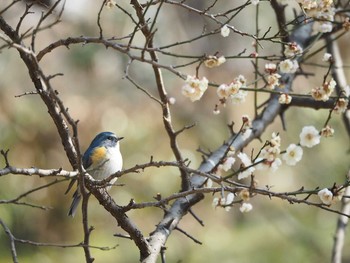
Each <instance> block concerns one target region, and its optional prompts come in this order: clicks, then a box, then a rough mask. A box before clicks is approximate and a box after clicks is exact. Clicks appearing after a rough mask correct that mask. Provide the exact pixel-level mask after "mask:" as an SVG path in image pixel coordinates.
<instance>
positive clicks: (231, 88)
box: [216, 75, 248, 104]
mask: <svg viewBox="0 0 350 263" xmlns="http://www.w3.org/2000/svg"><path fill="white" fill-rule="evenodd" d="M246 84H247V80H246V78H245V77H244V76H243V75H239V76H238V77H236V78H235V79H234V80H233V81H232V82H231V83H230V84H228V85H227V84H221V85H220V86H219V87H218V88H217V90H216V93H217V95H218V97H219V98H220V101H221V103H222V104H224V103H225V102H226V100H227V99H228V98H230V99H231V101H232V103H233V104H238V103H241V102H244V101H245V98H246V96H247V95H248V92H246V91H243V90H240V88H242V87H245V86H246Z"/></svg>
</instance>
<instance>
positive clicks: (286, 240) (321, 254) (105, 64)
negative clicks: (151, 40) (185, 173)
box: [0, 0, 350, 263]
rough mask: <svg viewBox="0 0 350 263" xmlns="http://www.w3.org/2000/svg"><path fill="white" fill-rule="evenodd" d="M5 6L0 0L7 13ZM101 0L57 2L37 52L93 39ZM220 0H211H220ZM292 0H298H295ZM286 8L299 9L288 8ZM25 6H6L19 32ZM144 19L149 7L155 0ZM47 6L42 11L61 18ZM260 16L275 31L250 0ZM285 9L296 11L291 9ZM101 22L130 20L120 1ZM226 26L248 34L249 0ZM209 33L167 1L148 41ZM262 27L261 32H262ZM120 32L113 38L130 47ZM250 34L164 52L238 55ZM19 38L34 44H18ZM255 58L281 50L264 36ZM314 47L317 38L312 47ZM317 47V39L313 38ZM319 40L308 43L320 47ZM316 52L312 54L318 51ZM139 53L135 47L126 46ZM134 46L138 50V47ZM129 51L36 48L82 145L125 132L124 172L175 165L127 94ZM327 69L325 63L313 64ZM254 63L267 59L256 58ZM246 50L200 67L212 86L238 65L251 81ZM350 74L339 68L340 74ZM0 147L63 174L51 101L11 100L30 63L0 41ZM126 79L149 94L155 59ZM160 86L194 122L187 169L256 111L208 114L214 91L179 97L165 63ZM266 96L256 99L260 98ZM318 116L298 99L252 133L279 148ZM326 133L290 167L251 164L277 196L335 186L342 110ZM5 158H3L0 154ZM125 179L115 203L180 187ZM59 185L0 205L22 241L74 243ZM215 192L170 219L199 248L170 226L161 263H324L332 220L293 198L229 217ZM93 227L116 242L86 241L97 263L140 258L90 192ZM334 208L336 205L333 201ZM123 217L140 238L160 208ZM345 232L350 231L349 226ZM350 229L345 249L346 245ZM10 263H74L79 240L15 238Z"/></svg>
mask: <svg viewBox="0 0 350 263" xmlns="http://www.w3.org/2000/svg"><path fill="white" fill-rule="evenodd" d="M9 2H10V1H8V0H6V1H1V4H0V8H1V9H3V7H5V6H6V5H7V4H8V3H9ZM100 2H101V1H98V2H97V1H88V3H86V1H82V0H81V1H72V0H67V4H66V8H65V12H64V14H63V17H62V22H61V23H59V24H58V25H56V26H54V27H52V28H50V29H48V30H45V31H43V32H40V33H39V34H38V36H37V42H36V51H39V50H41V49H42V48H44V47H46V46H47V45H49V44H50V43H52V42H54V41H57V40H59V39H64V38H67V37H69V36H82V35H84V36H98V27H97V25H96V17H97V12H98V10H99V8H100V5H101V3H100ZM219 2H220V1H219ZM291 2H294V1H291ZM188 3H189V4H191V5H194V6H195V7H196V8H198V9H200V8H204V7H205V6H207V5H208V3H209V2H208V1H189V2H188ZM242 3H243V1H232V3H230V5H229V4H227V2H226V1H221V3H218V4H217V5H216V6H215V8H214V9H213V10H211V12H213V13H215V12H223V10H227V9H230V8H233V7H236V6H238V5H240V4H242ZM118 4H120V5H122V6H123V7H124V8H125V9H126V10H127V11H128V12H130V13H131V14H133V15H134V13H133V10H132V8H131V7H130V6H129V4H128V2H127V1H126V2H124V1H120V2H119V1H118ZM292 4H293V7H295V8H298V7H297V6H296V5H295V3H292ZM33 11H35V13H33V14H31V15H29V16H28V17H26V19H25V20H24V23H23V28H22V32H25V31H26V30H27V29H29V28H30V27H32V26H33V25H35V23H36V22H37V21H38V19H39V17H40V14H41V11H42V9H41V8H35V9H33ZM23 12H24V6H23V5H20V4H16V5H15V7H13V8H11V9H10V10H9V11H8V12H6V13H5V14H4V18H5V19H6V20H7V21H8V22H10V24H11V25H12V26H13V27H15V26H16V23H17V21H18V19H19V16H20V15H22V14H23ZM149 12H150V13H149V17H150V16H152V15H154V13H155V9H154V8H151V10H150V11H149ZM57 14H58V12H55V14H54V16H53V17H52V19H54V18H55V16H57ZM260 14H261V16H260V17H259V23H260V28H261V29H262V30H261V31H262V32H265V30H267V28H268V27H269V26H271V27H272V29H271V32H272V33H274V32H276V30H277V29H276V23H275V16H274V14H273V12H272V10H271V8H270V5H269V3H268V2H262V3H261V5H260ZM288 14H289V16H291V15H292V8H289V9H288ZM101 23H102V26H103V28H104V34H105V36H106V37H111V36H116V37H121V36H125V35H127V34H129V33H131V32H132V30H133V25H132V24H131V23H130V19H129V18H128V16H127V15H125V14H124V13H123V12H121V10H119V9H117V8H114V9H110V10H109V9H104V11H103V13H102V20H101ZM231 25H233V26H235V28H237V29H239V30H241V31H243V32H248V33H250V34H255V7H252V6H248V7H247V8H245V10H244V11H242V12H241V13H240V14H239V15H238V16H237V17H235V18H234V20H233V21H232V23H231ZM204 27H205V28H206V30H208V31H210V30H213V29H215V28H217V25H215V24H213V22H212V21H210V20H209V19H207V18H204V17H201V16H198V15H196V14H195V13H193V12H187V11H186V10H184V9H181V8H179V7H176V6H172V5H164V6H163V8H162V10H161V12H160V14H159V18H158V23H156V28H157V29H158V31H157V33H156V36H155V45H156V46H162V45H167V44H171V43H174V42H178V41H183V40H187V39H191V38H193V37H195V36H197V35H200V34H201V32H202V30H203V28H204ZM272 33H271V34H272ZM127 41H128V39H126V40H123V41H121V42H122V43H127ZM143 41H144V40H143V37H142V36H141V35H140V34H137V35H136V38H135V42H134V44H135V45H139V46H141V47H142V46H143V45H144V42H143ZM252 41H253V39H252V38H250V37H242V36H240V35H238V34H233V33H232V32H231V34H230V36H229V37H227V38H222V37H221V36H220V35H219V34H218V35H212V36H210V37H208V38H205V39H202V40H199V41H195V42H193V43H191V44H186V45H181V46H178V47H174V48H172V49H169V50H168V51H171V52H173V53H176V54H187V55H199V56H200V55H203V54H208V55H210V54H214V53H216V52H219V54H220V55H225V56H226V57H228V56H235V55H237V54H238V53H240V52H242V51H243V50H244V49H246V52H245V53H244V55H249V54H250V53H252V52H253V51H254V47H253V46H252ZM348 41H349V36H346V37H344V38H342V39H341V40H340V41H339V44H340V46H341V52H342V55H343V59H344V61H343V62H344V64H345V65H349V64H350V54H349V52H350V51H349V49H348V48H346V47H347V46H348V43H349V42H348ZM25 43H26V44H29V43H30V39H25ZM261 44H262V45H263V49H262V48H260V50H261V51H260V52H259V55H261V56H264V55H279V54H280V45H279V44H271V43H270V42H262V43H261ZM320 45H321V44H320ZM320 45H319V46H320ZM316 48H317V47H316ZM316 48H315V49H316ZM135 54H137V53H135ZM138 54H139V53H138ZM322 55H323V53H320V54H319V55H317V56H314V57H313V58H312V60H311V61H310V62H314V63H321V64H322V63H323V62H322V61H321V58H322ZM187 62H189V60H186V59H183V58H178V57H173V56H164V55H160V63H162V64H166V65H180V64H183V63H187ZM127 63H128V58H127V57H126V56H125V55H124V54H121V53H118V52H116V51H114V50H111V49H106V48H105V47H104V46H101V45H95V44H86V45H81V44H78V45H70V46H69V48H66V47H60V48H57V49H55V50H54V51H53V52H52V53H50V54H48V55H46V56H45V57H44V58H43V60H42V61H41V62H40V64H41V67H42V69H43V70H44V73H45V74H47V75H53V74H56V73H63V74H64V76H59V77H56V78H54V79H53V80H52V85H53V87H54V88H55V89H56V90H58V91H59V94H60V98H61V99H62V100H63V102H64V104H65V106H66V107H68V108H69V112H70V114H71V115H72V117H73V118H74V119H76V120H79V139H80V144H81V147H82V151H84V150H85V149H86V148H87V147H88V145H89V143H90V141H91V140H92V138H93V137H94V136H95V134H96V133H98V132H100V131H107V130H108V131H114V132H116V133H117V134H118V135H120V136H124V137H125V139H124V140H123V141H122V143H121V150H122V153H123V156H124V167H125V168H128V167H132V166H134V165H135V164H141V163H145V162H148V161H149V160H150V158H151V156H153V158H154V160H174V157H173V155H172V152H171V149H170V146H169V143H168V142H169V140H168V137H167V135H166V132H165V130H164V128H163V124H162V115H161V114H162V112H161V108H160V107H159V105H158V104H157V103H155V102H154V101H152V100H150V99H149V98H148V97H147V96H146V95H145V94H144V93H142V92H140V91H139V90H137V89H136V88H135V87H134V86H133V85H132V84H131V83H130V82H129V81H128V80H126V79H124V78H123V76H124V71H125V68H126V66H127ZM323 65H326V64H325V63H323ZM259 66H260V68H261V69H262V68H263V66H264V62H263V61H261V62H260V65H259ZM195 67H196V65H191V66H188V67H185V68H181V69H180V71H181V72H182V73H184V74H190V75H194V74H195ZM303 69H304V70H305V71H306V72H312V73H314V74H315V75H314V76H312V77H309V78H308V79H306V78H304V77H299V78H298V79H297V80H296V81H295V83H294V86H293V89H294V91H295V92H300V93H308V92H309V91H310V90H311V88H313V87H315V86H317V85H320V84H321V83H322V78H323V75H324V74H325V73H326V70H327V69H326V68H320V67H315V66H304V67H303ZM253 71H254V69H253V66H252V63H251V59H237V58H234V59H228V60H227V62H226V63H225V64H223V65H222V66H220V67H218V68H214V69H206V68H203V67H202V68H201V69H200V76H206V77H207V78H208V79H209V80H210V81H211V82H214V83H219V84H220V83H225V82H229V81H230V80H232V79H233V78H234V77H236V76H238V75H239V74H243V75H244V76H246V78H247V79H248V82H249V83H251V82H253V80H254V74H253ZM346 73H347V76H348V77H350V76H349V74H348V73H349V72H348V71H346ZM0 74H1V78H0V148H1V149H10V152H9V161H10V164H11V165H13V166H16V167H31V166H35V167H40V168H60V167H62V168H64V169H68V170H70V169H71V167H70V166H69V162H68V161H67V158H66V156H65V153H64V150H63V147H62V145H61V143H60V138H59V136H58V134H57V132H56V130H55V126H54V124H53V122H52V120H51V119H50V117H49V115H48V114H47V110H46V108H45V106H44V104H43V103H42V101H41V100H40V98H39V97H38V96H36V95H28V96H23V97H20V98H15V96H16V95H19V94H23V93H24V92H30V91H33V89H34V87H33V85H32V83H31V81H30V78H29V76H28V74H27V69H26V68H25V66H24V64H23V63H22V62H21V61H20V59H19V56H18V53H17V52H16V51H15V50H14V49H7V48H5V49H2V50H1V53H0ZM129 75H130V76H131V77H132V78H134V79H135V81H136V82H137V83H140V84H142V86H143V87H144V88H145V89H147V90H148V91H149V92H150V93H152V94H154V95H155V96H156V95H157V90H156V87H155V81H154V76H153V74H152V68H151V66H149V65H147V64H142V63H139V62H133V63H132V64H131V66H130V71H129ZM163 76H164V82H165V87H166V89H167V92H168V93H169V96H171V97H174V98H175V99H176V103H175V104H174V105H172V106H171V110H172V116H173V123H174V127H175V129H181V128H182V127H183V126H184V125H189V124H192V123H196V126H195V127H194V128H192V129H191V130H188V131H186V132H185V133H184V134H183V135H182V136H180V137H179V146H180V149H181V151H182V152H183V154H184V156H185V157H187V158H189V159H190V160H191V167H192V168H197V167H198V165H199V164H200V162H201V155H200V153H198V152H197V151H196V149H197V148H198V147H201V148H202V149H211V150H215V149H216V148H217V147H219V146H220V145H221V143H222V142H223V141H224V140H225V138H227V136H228V133H229V131H228V129H227V124H229V123H231V122H232V121H233V122H235V123H237V127H238V125H239V123H240V120H241V116H242V114H248V115H250V116H251V117H253V114H254V111H253V107H252V105H253V104H252V96H251V95H249V96H248V99H247V102H246V103H245V104H242V105H236V106H234V105H230V104H228V105H227V106H226V108H221V113H220V114H219V115H213V113H212V112H213V109H214V106H215V104H217V103H218V99H217V96H216V91H215V88H209V89H208V91H207V92H206V93H205V95H204V96H203V98H202V100H200V101H199V102H196V103H192V102H190V101H189V100H188V99H187V98H184V97H183V96H182V95H181V86H182V84H183V80H182V79H180V78H178V77H176V76H175V75H173V74H172V73H169V72H168V71H166V70H163ZM259 96H261V97H259V100H260V102H263V101H264V99H265V98H266V95H259ZM327 115H328V110H318V111H314V110H311V109H304V108H299V109H296V108H291V109H290V110H288V112H287V113H286V122H287V131H283V130H282V127H281V122H280V120H279V119H276V120H275V122H274V123H273V125H271V126H270V127H269V128H268V130H267V131H266V133H265V134H264V136H263V137H262V140H267V139H269V138H270V136H271V133H272V132H273V131H276V132H279V133H280V134H281V138H282V148H283V149H285V148H286V147H287V146H288V145H289V143H296V142H298V139H299V133H300V131H301V128H302V127H303V126H305V125H314V126H315V127H316V128H318V129H320V128H321V127H322V125H323V124H324V122H325V120H326V118H327ZM330 124H331V125H332V127H333V128H334V129H335V136H334V137H333V138H329V139H323V140H322V143H321V144H320V145H318V146H316V147H315V148H312V149H305V150H304V157H303V160H302V161H301V162H300V163H299V165H297V166H296V167H286V166H283V167H282V168H280V169H279V170H278V171H277V172H276V173H274V174H268V173H266V172H265V173H258V174H257V177H256V179H257V180H258V181H259V185H260V186H261V187H263V186H264V185H270V186H272V190H274V191H293V190H297V189H299V188H300V187H301V186H304V187H305V188H307V189H313V188H315V187H317V186H320V187H330V186H332V185H333V183H334V182H338V183H343V182H344V179H345V175H346V173H347V169H348V168H349V156H348V155H347V154H346V152H347V150H348V149H349V138H348V135H347V134H346V132H345V130H344V127H343V124H342V121H341V118H340V116H339V115H334V117H333V118H332V120H331V123H330ZM259 147H261V143H260V142H258V141H255V142H253V143H252V144H251V145H250V146H249V147H248V148H247V149H245V152H246V153H250V151H251V149H253V148H255V149H258V148H259ZM0 164H1V165H2V166H4V161H3V160H2V159H0ZM53 180H55V178H38V177H36V176H30V177H29V176H20V175H7V176H3V177H1V178H0V199H3V200H7V199H12V198H15V197H17V196H18V195H19V194H21V193H23V192H25V191H28V190H30V189H32V188H34V187H37V186H40V185H44V184H46V183H48V182H50V181H53ZM118 182H119V183H121V184H124V185H123V186H118V187H115V188H117V189H112V190H111V192H110V193H111V195H112V196H113V197H114V198H115V200H116V201H117V202H118V204H121V205H125V204H127V203H128V202H129V200H130V199H131V198H134V199H135V200H136V201H137V202H142V201H151V200H153V196H155V195H156V194H157V193H161V194H162V196H167V195H170V194H172V193H174V192H177V191H179V188H180V186H179V183H180V180H179V175H178V171H177V170H176V169H174V168H161V169H147V170H145V171H144V172H142V173H139V174H129V175H127V176H124V177H122V178H121V179H120V180H119V181H118ZM67 185H68V182H63V183H60V184H56V185H54V186H52V187H50V188H45V189H43V190H41V191H38V192H35V193H34V194H31V195H30V196H28V197H27V198H25V200H24V201H26V202H28V203H35V204H38V205H43V206H47V207H50V208H51V209H49V210H47V211H43V210H40V209H35V208H30V207H26V206H18V205H4V204H3V205H0V218H1V219H2V220H3V221H4V222H5V223H6V224H7V225H8V227H9V228H10V229H11V230H12V232H13V234H14V235H15V236H16V237H18V238H22V239H28V240H33V241H36V242H43V243H59V244H76V243H79V242H81V241H82V238H83V231H82V224H81V213H78V214H77V216H76V217H75V218H74V219H72V218H69V217H67V216H66V214H67V210H68V208H69V205H70V202H71V196H70V195H64V192H65V190H66V187H67ZM212 199H213V196H211V195H208V196H206V199H205V200H204V201H202V202H201V203H200V204H198V205H197V206H196V207H194V212H195V213H196V214H197V215H198V216H199V217H200V218H201V219H202V220H204V223H205V226H204V227H202V226H200V225H199V224H198V223H197V222H196V221H195V220H194V218H192V217H191V216H186V217H185V218H184V219H183V220H182V221H181V223H180V227H181V228H182V229H184V230H185V231H187V232H188V233H189V234H191V235H193V236H194V237H195V238H196V239H198V240H200V241H201V242H203V245H197V244H195V243H194V242H193V241H191V240H190V239H188V238H187V237H185V236H184V235H183V234H181V233H180V232H176V231H175V232H174V233H173V234H172V235H171V236H170V238H169V240H168V242H167V250H166V257H167V260H168V261H167V262H222V263H225V262H240V263H251V262H260V263H264V262H286V263H288V262H328V261H329V260H330V256H331V249H332V244H333V234H334V230H335V226H336V220H337V216H336V215H334V214H331V213H327V212H325V211H323V210H319V209H316V208H313V207H307V206H304V205H296V204H295V205H291V204H289V203H288V202H285V201H281V200H277V199H272V200H270V199H268V198H266V197H256V198H253V199H252V200H251V203H252V204H253V206H254V209H253V210H252V211H251V212H250V213H248V214H241V213H240V211H239V209H238V206H237V207H233V208H232V209H231V211H229V212H226V211H224V210H223V209H220V208H217V209H214V208H213V207H212V205H211V203H212ZM89 205H90V210H89V213H90V214H89V216H90V221H89V224H90V225H92V226H94V227H95V230H94V231H93V232H92V235H91V245H96V246H111V247H112V246H114V245H118V246H117V247H116V248H115V249H113V250H110V251H100V250H92V255H93V257H95V258H96V261H95V262H106V263H108V262H137V260H138V259H139V254H138V250H137V249H136V247H135V245H134V243H133V242H132V241H130V240H125V239H120V238H116V237H113V235H112V234H114V233H123V231H122V229H120V228H119V227H118V226H117V224H116V222H115V221H114V220H113V218H112V217H111V216H109V214H108V213H107V212H106V211H104V209H103V208H102V207H100V206H99V204H98V203H97V201H96V200H95V199H94V198H91V199H90V203H89ZM337 207H338V205H335V206H334V208H337ZM128 215H129V216H130V218H132V220H134V222H135V223H136V224H137V225H138V226H139V227H140V229H141V230H142V231H143V232H144V233H145V235H148V233H150V232H151V231H153V230H154V227H155V225H156V224H157V222H159V221H160V219H161V218H162V215H163V212H162V211H161V210H159V209H156V208H148V209H142V210H137V211H131V212H130V213H129V214H128ZM347 232H348V231H347ZM349 240H350V239H349V238H347V241H346V244H345V245H346V246H349V245H350V243H349ZM0 251H1V252H0V262H11V254H10V249H9V240H8V237H7V236H6V235H5V232H4V231H3V230H1V231H0ZM17 251H18V258H19V260H20V262H38V263H39V262H45V263H47V262H84V254H83V250H82V249H81V248H66V249H62V248H53V247H36V246H29V245H20V244H18V245H17ZM344 258H345V260H344V262H350V251H349V250H345V251H344Z"/></svg>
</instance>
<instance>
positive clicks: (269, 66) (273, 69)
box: [265, 63, 277, 74]
mask: <svg viewBox="0 0 350 263" xmlns="http://www.w3.org/2000/svg"><path fill="white" fill-rule="evenodd" d="M265 71H266V72H267V73H269V74H273V73H276V71H277V65H276V64H275V63H267V64H265Z"/></svg>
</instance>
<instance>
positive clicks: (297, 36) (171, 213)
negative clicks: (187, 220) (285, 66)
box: [142, 24, 312, 263]
mask: <svg viewBox="0 0 350 263" xmlns="http://www.w3.org/2000/svg"><path fill="white" fill-rule="evenodd" d="M311 26H312V25H311V24H306V25H304V26H300V27H298V28H296V29H295V31H294V32H293V33H292V35H291V36H290V38H291V41H295V42H297V43H298V44H299V45H300V46H302V47H305V45H307V44H308V41H309V38H310V36H311V34H310V33H311V30H312V28H311ZM294 79H295V74H283V75H282V77H281V82H283V83H284V84H285V90H286V91H287V92H288V91H289V90H291V87H292V84H293V81H294ZM281 110H282V107H281V105H280V103H279V102H278V95H276V94H272V95H271V97H270V99H269V101H268V103H267V106H266V107H265V109H264V111H263V112H262V113H261V114H260V115H259V116H257V118H256V119H255V120H254V121H253V123H252V126H253V133H252V134H251V136H250V137H248V138H247V139H245V140H244V139H243V138H242V136H241V135H238V136H235V135H233V136H232V137H231V138H230V139H229V140H228V143H227V144H225V145H223V146H221V147H220V148H218V149H217V150H216V151H214V152H213V153H212V154H211V155H210V156H209V157H208V158H207V159H206V160H205V161H204V162H203V163H202V164H201V165H200V167H199V168H198V170H199V171H202V172H210V171H211V170H212V169H213V168H214V167H215V166H216V165H217V164H218V162H220V160H222V158H223V157H224V156H225V154H226V153H227V151H228V147H230V146H231V147H233V148H234V149H235V150H236V151H240V150H241V149H242V148H243V147H245V146H246V145H247V144H249V143H250V142H251V141H252V140H254V139H255V138H259V137H260V135H261V134H262V133H263V131H264V130H265V129H266V127H267V126H268V125H269V124H271V123H272V122H273V120H274V119H275V118H276V117H277V116H278V115H279V114H280V112H281ZM205 181H206V178H205V177H202V176H199V175H193V176H192V177H191V179H190V183H191V186H192V187H193V188H200V187H203V185H204V183H205ZM203 197H204V196H203V194H201V193H198V194H193V195H189V196H186V198H179V199H178V200H177V201H176V202H174V204H173V205H172V206H171V207H170V209H169V210H168V211H167V213H166V214H165V216H164V218H163V219H162V220H161V221H160V223H159V224H158V225H157V227H156V229H155V230H154V231H153V233H152V234H151V236H150V239H149V244H150V247H151V252H152V253H151V254H150V255H149V257H147V258H145V259H144V260H143V261H142V262H143V263H151V262H152V263H153V262H156V260H157V257H158V255H159V253H160V251H161V248H162V247H163V246H164V245H165V243H166V240H167V238H168V237H169V235H170V234H171V232H172V231H173V230H174V229H175V228H176V226H177V225H178V223H179V222H180V220H181V219H182V217H183V216H184V215H186V213H187V212H188V211H189V209H190V208H191V207H192V206H193V205H195V204H196V203H198V202H199V201H201V200H202V199H203Z"/></svg>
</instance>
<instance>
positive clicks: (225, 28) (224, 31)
mask: <svg viewBox="0 0 350 263" xmlns="http://www.w3.org/2000/svg"><path fill="white" fill-rule="evenodd" d="M220 33H221V35H222V36H223V37H228V35H229V34H230V29H229V28H228V26H227V25H224V26H223V27H222V28H221V32H220Z"/></svg>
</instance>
